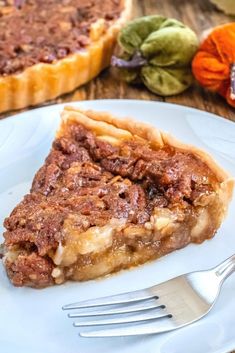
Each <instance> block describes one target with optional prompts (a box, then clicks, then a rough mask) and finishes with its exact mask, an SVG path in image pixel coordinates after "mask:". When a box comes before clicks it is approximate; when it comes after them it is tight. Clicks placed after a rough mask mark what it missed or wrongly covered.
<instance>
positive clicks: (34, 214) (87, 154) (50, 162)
mask: <svg viewBox="0 0 235 353" xmlns="http://www.w3.org/2000/svg"><path fill="white" fill-rule="evenodd" d="M62 117H63V121H62V124H61V127H60V129H59V131H58V133H57V136H56V139H55V140H54V142H53V146H52V149H51V151H50V153H49V155H48V157H47V158H46V161H45V163H44V165H43V166H42V167H41V168H40V169H39V171H38V172H37V173H36V175H35V178H34V181H33V183H32V188H31V192H30V194H28V195H26V196H25V197H24V199H23V200H22V202H21V203H19V204H18V206H16V207H15V209H14V210H13V211H12V213H11V215H10V216H9V217H8V218H6V220H5V223H4V225H5V228H6V231H5V233H4V238H5V242H4V258H3V261H4V264H5V267H6V270H7V274H8V276H9V278H10V280H11V281H12V283H13V284H14V285H16V286H32V287H45V286H49V285H52V284H60V283H63V282H65V281H67V280H75V281H81V280H88V279H93V278H97V277H99V276H103V275H107V274H110V273H112V272H115V271H118V270H120V269H125V268H129V267H131V266H135V265H139V264H142V263H144V262H146V261H148V260H151V259H156V258H158V257H160V256H163V255H165V254H167V253H170V252H172V251H174V250H176V249H180V248H182V247H184V246H186V245H187V244H189V243H201V242H203V241H204V240H206V239H210V238H212V237H213V236H214V234H215V233H216V231H217V229H218V228H219V226H220V224H221V222H222V221H223V219H224V216H225V214H226V211H227V208H228V204H229V201H230V199H231V195H232V189H233V184H234V182H233V180H232V178H231V177H230V176H229V175H228V174H227V173H226V172H225V171H224V170H223V169H222V168H220V167H219V166H218V165H217V164H216V163H215V161H214V160H213V159H212V157H210V156H209V155H208V154H207V153H206V152H204V151H202V150H199V149H197V148H195V147H192V146H189V145H185V144H183V143H181V142H179V141H177V140H175V139H174V138H173V137H172V136H169V135H168V134H166V133H163V132H161V131H159V130H157V129H155V128H154V127H152V126H150V125H147V124H144V123H140V122H137V121H134V120H132V119H117V118H115V117H113V116H112V115H110V114H108V113H102V112H93V111H83V110H79V109H75V108H69V107H67V108H66V109H65V110H64V112H63V113H62ZM198 251H200V249H198Z"/></svg>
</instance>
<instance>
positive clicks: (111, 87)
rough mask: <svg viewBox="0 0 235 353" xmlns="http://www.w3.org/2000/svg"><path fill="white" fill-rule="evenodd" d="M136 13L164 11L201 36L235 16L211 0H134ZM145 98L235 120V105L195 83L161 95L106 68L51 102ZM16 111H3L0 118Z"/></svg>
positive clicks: (164, 13) (158, 12) (134, 12)
mask: <svg viewBox="0 0 235 353" xmlns="http://www.w3.org/2000/svg"><path fill="white" fill-rule="evenodd" d="M133 2H134V6H133V17H136V16H142V15H148V14H154V13H155V14H162V15H165V16H168V17H174V18H176V19H179V20H181V21H183V22H184V23H185V24H187V25H189V26H190V27H191V28H192V29H193V30H194V31H195V32H196V33H197V34H198V35H199V36H200V35H201V34H202V32H203V31H204V30H206V29H208V28H210V27H213V26H216V25H219V24H222V23H226V22H231V21H234V20H235V18H234V17H232V16H227V15H225V14H223V13H222V12H220V11H218V10H217V9H216V7H215V6H214V5H212V4H211V3H210V1H209V0H133ZM101 98H104V99H109V98H125V99H145V100H155V101H162V102H170V103H176V104H182V105H187V106H191V107H195V108H198V109H202V110H206V111H208V112H212V113H215V114H218V115H221V116H223V117H225V118H227V119H230V120H233V121H235V109H234V108H231V107H230V106H229V105H228V104H227V103H226V101H225V100H224V99H223V98H221V97H220V96H219V95H216V94H213V93H210V92H208V91H206V90H204V89H203V88H202V87H199V85H197V84H196V83H195V84H194V85H193V86H192V87H191V88H189V89H188V90H187V91H186V92H184V93H183V94H180V95H177V96H171V97H169V98H162V97H159V96H157V95H155V94H153V93H151V92H149V91H147V89H145V88H144V87H142V88H141V87H133V86H130V85H127V84H125V83H123V82H118V81H117V79H115V84H114V78H113V75H112V71H111V70H110V69H106V70H105V71H104V72H103V73H101V74H100V76H99V77H98V78H96V79H95V80H93V81H91V82H90V83H88V84H87V85H84V86H83V87H81V88H78V89H77V90H75V91H74V92H72V93H69V94H66V95H64V96H63V97H60V98H59V99H56V100H55V101H54V102H50V104H51V103H55V102H58V103H61V102H71V101H78V100H89V99H101ZM12 114H15V112H13V113H9V112H8V113H4V114H2V115H0V119H1V118H4V117H7V116H9V115H12Z"/></svg>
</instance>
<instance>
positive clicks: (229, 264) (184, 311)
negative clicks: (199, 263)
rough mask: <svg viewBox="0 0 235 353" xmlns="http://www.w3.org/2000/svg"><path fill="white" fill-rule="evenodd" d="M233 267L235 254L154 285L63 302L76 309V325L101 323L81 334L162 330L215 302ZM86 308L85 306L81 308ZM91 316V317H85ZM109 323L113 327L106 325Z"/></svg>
mask: <svg viewBox="0 0 235 353" xmlns="http://www.w3.org/2000/svg"><path fill="white" fill-rule="evenodd" d="M234 271H235V255H233V256H231V257H230V258H229V259H227V260H225V261H224V262H222V263H221V264H220V265H218V266H216V267H214V268H212V269H209V270H206V271H198V272H191V273H188V274H184V275H181V276H179V277H176V278H172V279H170V280H168V281H166V282H164V283H160V284H158V285H156V286H153V287H150V288H146V289H142V290H137V291H134V292H128V293H123V294H118V295H113V296H108V297H103V298H99V299H93V300H86V301H82V302H78V303H74V304H68V305H65V306H63V310H72V309H77V312H75V313H70V314H69V315H68V316H69V317H70V318H79V321H76V322H74V326H76V327H85V326H88V327H92V326H103V328H102V329H100V330H92V331H82V332H80V336H82V337H113V336H134V335H146V334H155V333H162V332H167V331H171V330H175V329H178V328H180V327H183V326H186V325H188V324H191V323H193V322H195V321H196V320H199V319H200V318H202V317H203V316H204V315H206V314H207V313H208V312H209V311H210V309H211V308H212V306H213V305H214V303H215V301H216V299H217V297H218V294H219V292H220V288H221V285H222V284H223V282H224V280H225V279H226V278H227V277H228V276H230V275H231V274H232V273H233V272H234ZM84 309H85V310H84ZM88 317H91V318H92V317H93V319H88V320H87V318H88ZM106 325H111V326H113V325H114V327H113V328H108V329H105V328H104V326H106Z"/></svg>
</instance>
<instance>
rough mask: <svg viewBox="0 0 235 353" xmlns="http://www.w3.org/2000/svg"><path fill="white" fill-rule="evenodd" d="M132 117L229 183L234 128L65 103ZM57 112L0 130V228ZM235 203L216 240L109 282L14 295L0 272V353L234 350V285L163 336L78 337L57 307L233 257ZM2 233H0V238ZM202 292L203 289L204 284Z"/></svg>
mask: <svg viewBox="0 0 235 353" xmlns="http://www.w3.org/2000/svg"><path fill="white" fill-rule="evenodd" d="M72 105H79V106H83V107H86V108H92V109H97V110H106V111H110V112H112V113H114V114H116V115H117V116H132V117H134V118H136V119H139V120H143V121H147V122H150V123H152V124H153V125H156V126H157V127H160V128H161V129H164V130H167V131H169V132H171V133H173V134H174V135H176V136H177V137H178V138H180V139H182V140H183V141H185V142H188V143H192V144H195V145H196V146H199V147H202V148H204V149H205V150H207V151H208V152H210V153H211V154H212V155H213V156H214V157H215V158H216V159H217V161H218V162H219V163H221V165H223V166H224V167H225V168H226V169H227V170H229V171H230V172H231V173H232V174H233V175H235V164H234V161H235V124H234V123H232V122H229V121H227V120H225V119H222V118H219V117H217V116H215V115H212V114H208V113H205V112H201V111H199V110H195V109H191V108H186V107H182V106H177V105H172V104H166V103H154V102H144V101H127V100H109V101H107V100H106V101H105V100H104V101H102V100H99V101H89V102H82V103H76V104H75V103H74V102H73V103H72ZM61 109H62V105H55V106H49V107H45V108H41V109H36V110H31V111H28V112H26V113H22V114H19V115H17V116H15V117H11V118H8V119H5V120H3V121H1V122H0V181H1V182H0V223H1V224H2V221H3V219H4V218H5V217H6V216H7V215H8V214H9V212H10V211H11V210H12V208H13V207H14V206H15V205H16V204H17V203H18V202H19V201H20V200H21V198H22V196H23V195H24V194H25V193H26V192H27V191H28V190H29V188H30V183H31V181H32V178H33V176H34V174H35V172H36V170H37V169H38V168H39V167H40V165H41V164H42V163H43V160H44V158H45V157H46V155H47V154H48V151H49V148H50V145H51V142H52V139H53V137H54V134H55V131H56V128H57V127H58V124H59V112H60V111H61ZM234 201H235V200H233V203H232V205H231V206H230V210H229V214H228V217H227V218H226V221H225V222H224V223H223V225H222V227H221V229H220V230H219V232H218V234H217V235H216V236H215V237H214V238H213V239H212V240H210V241H206V242H204V243H203V244H202V245H190V246H188V247H186V248H185V249H182V250H179V251H176V252H174V253H172V254H170V255H168V256H165V257H163V258H162V259H160V260H157V261H153V262H151V263H149V264H146V265H144V266H141V267H139V268H136V269H133V270H129V271H123V272H121V273H118V274H116V275H114V276H111V277H109V278H104V279H101V280H95V281H89V282H85V283H67V284H65V285H61V286H56V287H52V288H47V289H43V290H35V289H30V288H15V287H13V286H12V285H11V284H10V282H9V281H8V279H7V277H6V275H5V272H4V269H3V268H2V265H0V299H1V305H0V351H1V352H3V353H16V352H17V353H42V352H44V353H75V352H80V353H101V352H109V353H117V352H122V353H144V352H147V353H169V352H171V353H189V352H190V353H211V352H213V353H222V352H223V353H225V352H228V351H229V350H232V349H233V348H235V301H234V293H235V278H234V276H231V277H230V278H229V279H228V280H227V281H226V282H225V284H224V287H223V290H222V292H221V295H220V297H219V300H218V303H217V304H216V305H215V307H214V308H213V310H212V311H211V312H210V313H209V315H207V316H206V317H205V318H204V319H202V320H200V321H198V322H197V323H195V324H193V325H191V326H188V327H186V328H183V329H180V330H178V331H174V332H171V333H167V334H161V335H155V336H142V337H137V338H136V337H132V338H115V339H86V338H80V337H78V329H76V328H74V327H73V326H72V321H70V320H71V319H70V320H69V319H68V318H67V317H66V313H65V312H63V311H62V310H61V306H62V305H63V304H66V303H71V302H74V301H77V300H83V299H88V298H94V297H99V296H103V295H110V294H117V293H120V292H123V291H130V290H135V289H139V288H142V287H147V286H151V285H153V284H155V283H158V282H161V281H164V280H166V279H168V278H170V277H173V276H176V275H179V274H181V273H184V272H188V271H192V270H200V269H206V268H208V267H210V266H213V265H216V264H218V263H219V262H220V261H222V260H224V259H225V258H226V257H228V256H230V255H231V254H234V253H235V238H234V215H235V202H234ZM2 231H3V229H2V228H1V229H0V232H1V233H2ZM208 285H210V284H209V283H208Z"/></svg>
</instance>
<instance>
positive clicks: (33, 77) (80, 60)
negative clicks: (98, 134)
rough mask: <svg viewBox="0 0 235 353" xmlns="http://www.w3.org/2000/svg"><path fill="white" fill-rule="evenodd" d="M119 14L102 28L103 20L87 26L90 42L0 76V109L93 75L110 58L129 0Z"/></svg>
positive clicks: (32, 101)
mask: <svg viewBox="0 0 235 353" xmlns="http://www.w3.org/2000/svg"><path fill="white" fill-rule="evenodd" d="M122 1H123V3H124V5H123V11H122V13H121V14H120V17H119V18H118V19H117V20H115V21H114V22H113V24H112V25H111V26H110V27H109V28H108V29H107V30H106V29H105V26H104V22H103V20H98V21H97V22H95V23H94V24H93V25H92V26H91V31H90V39H91V44H89V45H88V46H86V48H85V49H84V50H81V51H79V52H78V53H75V54H71V55H69V56H67V57H65V58H64V59H60V60H57V61H56V62H55V63H51V64H46V63H38V64H35V65H33V66H30V67H28V68H26V69H25V70H24V71H23V72H21V73H17V74H12V75H8V76H0V97H1V98H0V113H2V112H5V111H8V110H15V109H21V108H25V107H28V106H33V105H37V104H40V103H43V102H45V101H47V100H50V99H54V98H56V97H58V96H60V95H62V94H64V93H67V92H70V91H72V90H73V89H75V88H76V87H79V86H81V85H83V84H85V83H86V82H88V81H90V80H91V79H93V78H94V77H96V76H97V75H98V74H99V73H100V72H101V71H102V70H103V69H104V68H106V67H107V66H108V65H109V63H110V59H111V55H112V52H113V49H114V46H115V42H116V37H117V34H118V32H119V30H120V28H121V27H122V26H123V24H124V23H125V22H126V21H127V20H128V19H129V18H130V16H131V9H132V0H122Z"/></svg>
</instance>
